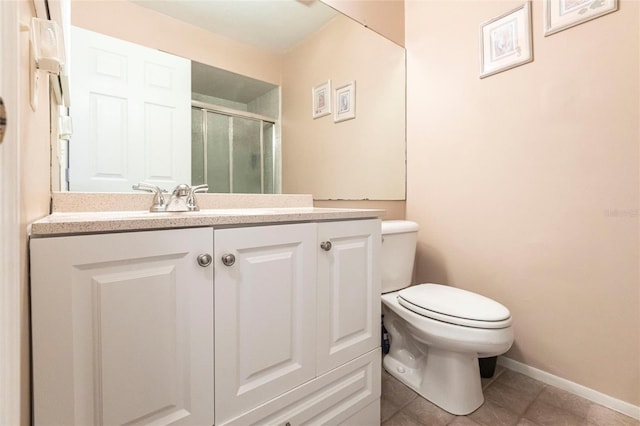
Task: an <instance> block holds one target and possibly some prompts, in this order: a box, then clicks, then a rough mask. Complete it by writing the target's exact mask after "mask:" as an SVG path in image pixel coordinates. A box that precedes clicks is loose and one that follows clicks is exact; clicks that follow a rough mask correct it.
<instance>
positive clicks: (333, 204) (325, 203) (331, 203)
mask: <svg viewBox="0 0 640 426" xmlns="http://www.w3.org/2000/svg"><path fill="white" fill-rule="evenodd" d="M313 206H314V207H320V208H336V209H382V210H384V211H385V212H384V215H383V216H382V220H402V219H404V218H405V201H384V200H314V201H313Z"/></svg>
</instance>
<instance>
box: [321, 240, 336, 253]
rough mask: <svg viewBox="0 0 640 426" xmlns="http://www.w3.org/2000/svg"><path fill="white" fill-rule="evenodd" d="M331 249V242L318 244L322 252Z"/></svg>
mask: <svg viewBox="0 0 640 426" xmlns="http://www.w3.org/2000/svg"><path fill="white" fill-rule="evenodd" d="M331 247H333V245H332V244H331V241H323V242H321V243H320V248H321V249H322V250H324V251H329V250H331Z"/></svg>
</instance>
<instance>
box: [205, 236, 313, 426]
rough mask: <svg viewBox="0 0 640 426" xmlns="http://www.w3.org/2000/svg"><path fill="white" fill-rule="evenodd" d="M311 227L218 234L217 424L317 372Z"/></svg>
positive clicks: (216, 313)
mask: <svg viewBox="0 0 640 426" xmlns="http://www.w3.org/2000/svg"><path fill="white" fill-rule="evenodd" d="M315 229H316V226H315V224H296V225H277V226H262V227H252V228H239V229H223V230H216V231H215V247H216V249H215V253H216V255H215V257H216V294H215V300H216V303H215V344H216V347H217V348H218V350H217V351H216V359H215V369H216V384H215V386H216V423H222V422H224V421H227V420H229V419H231V418H233V417H235V416H238V415H239V414H241V413H242V412H245V411H247V410H249V409H252V408H255V407H256V406H258V405H260V404H262V403H264V402H266V401H268V400H270V399H272V398H273V397H274V396H275V395H279V394H281V393H283V392H285V391H287V390H289V389H292V388H294V387H296V386H298V385H300V384H302V383H304V382H305V381H308V380H310V379H312V378H313V377H314V376H315V362H314V361H315V353H314V352H315V351H314V348H315V344H314V342H315V270H316V264H315V262H316V259H315V247H314V246H315V244H314V242H315ZM229 254H231V255H233V256H235V263H234V264H233V265H230V266H227V265H225V264H224V263H223V262H222V257H223V256H224V255H229Z"/></svg>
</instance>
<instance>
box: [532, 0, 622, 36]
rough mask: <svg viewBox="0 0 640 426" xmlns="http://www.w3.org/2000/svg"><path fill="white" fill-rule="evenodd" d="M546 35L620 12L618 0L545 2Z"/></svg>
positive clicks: (559, 0)
mask: <svg viewBox="0 0 640 426" xmlns="http://www.w3.org/2000/svg"><path fill="white" fill-rule="evenodd" d="M542 4H543V15H544V35H545V36H548V35H551V34H555V33H557V32H558V31H562V30H566V29H567V28H571V27H573V26H575V25H578V24H582V23H583V22H587V21H590V20H592V19H595V18H598V17H600V16H602V15H606V14H607V13H611V12H615V11H616V10H618V0H543V2H542Z"/></svg>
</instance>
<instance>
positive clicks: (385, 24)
mask: <svg viewBox="0 0 640 426" xmlns="http://www.w3.org/2000/svg"><path fill="white" fill-rule="evenodd" d="M322 1H323V2H324V3H326V4H328V5H329V6H331V7H333V8H334V9H336V10H339V11H340V12H342V13H344V14H345V15H347V16H350V17H351V18H353V19H355V20H356V21H358V22H360V23H361V24H363V25H364V26H366V27H368V28H370V29H372V30H373V31H375V32H377V33H380V34H382V35H383V36H385V37H386V38H388V39H389V40H391V41H393V42H394V43H396V44H399V45H400V46H404V45H405V43H404V0H367V1H362V0H322Z"/></svg>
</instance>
